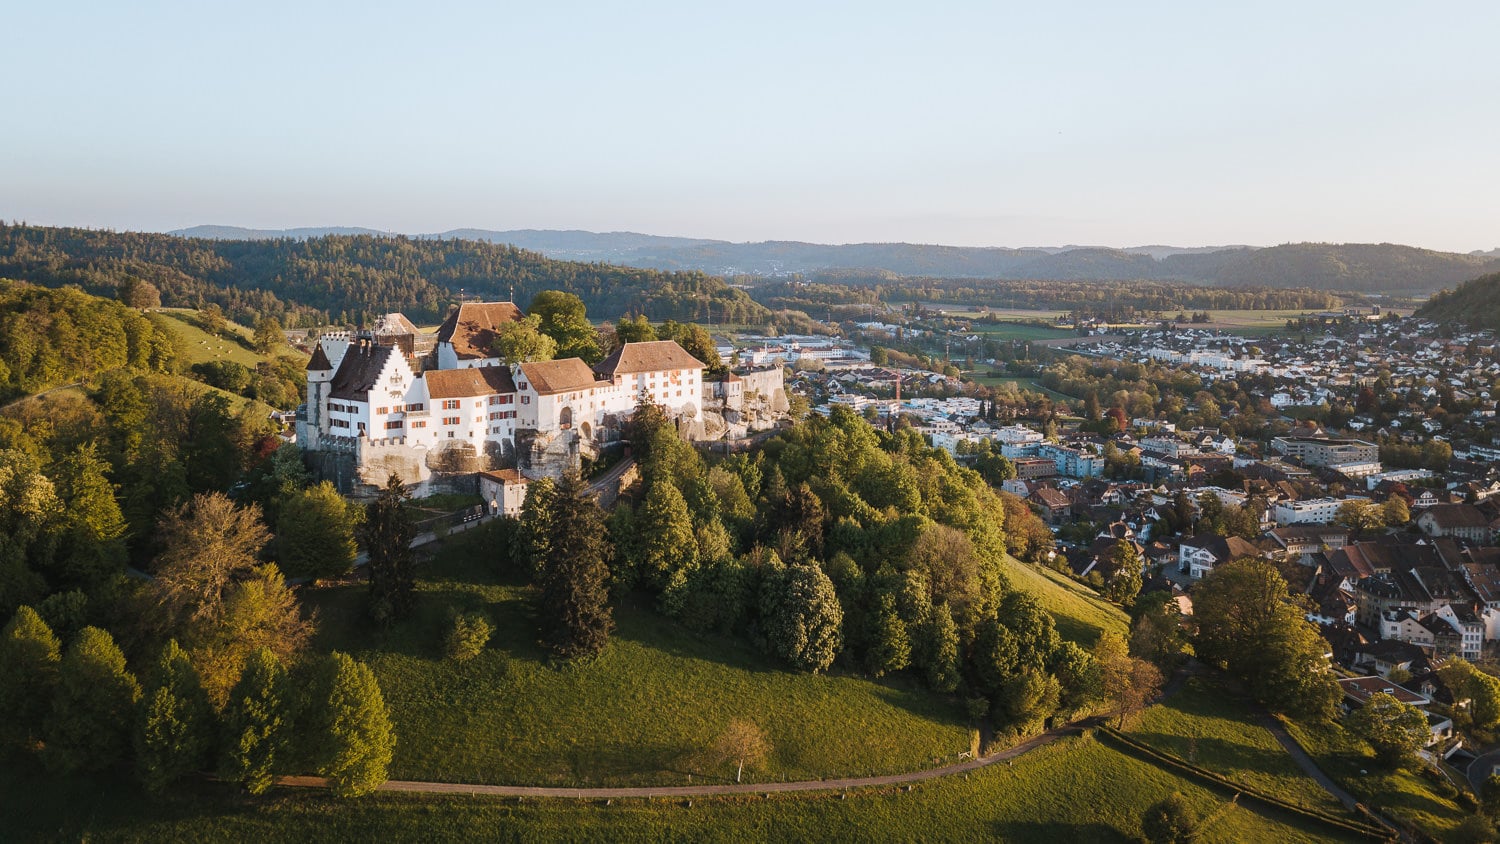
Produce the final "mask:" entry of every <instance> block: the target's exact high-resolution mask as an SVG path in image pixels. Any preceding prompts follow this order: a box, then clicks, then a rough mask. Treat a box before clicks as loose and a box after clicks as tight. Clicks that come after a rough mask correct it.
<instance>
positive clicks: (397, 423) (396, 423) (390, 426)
mask: <svg viewBox="0 0 1500 844" xmlns="http://www.w3.org/2000/svg"><path fill="white" fill-rule="evenodd" d="M405 424H406V423H404V422H402V421H401V420H400V419H392V420H390V421H389V422H387V423H385V429H386V430H387V431H394V430H397V429H398V428H403V427H405Z"/></svg>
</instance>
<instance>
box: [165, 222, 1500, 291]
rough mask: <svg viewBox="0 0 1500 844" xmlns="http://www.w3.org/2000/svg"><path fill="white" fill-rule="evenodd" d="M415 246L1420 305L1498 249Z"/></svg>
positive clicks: (523, 236)
mask: <svg viewBox="0 0 1500 844" xmlns="http://www.w3.org/2000/svg"><path fill="white" fill-rule="evenodd" d="M328 233H340V234H342V233H361V234H375V235H378V234H379V233H378V232H373V231H371V230H369V229H347V230H345V229H285V230H281V231H273V230H265V229H236V228H234V227H231V226H199V227H196V228H193V229H183V230H181V231H180V232H174V234H183V235H187V236H196V237H211V238H217V239H266V238H277V237H287V238H294V239H301V238H307V237H317V236H320V235H321V234H328ZM417 237H418V238H419V239H430V240H453V239H460V240H470V241H485V242H489V243H505V244H510V245H512V246H516V247H518V248H521V249H528V250H531V251H534V252H539V253H541V254H543V255H546V256H547V257H549V258H556V259H559V260H568V261H589V262H603V263H610V264H619V265H622V266H629V267H646V268H651V269H657V270H669V271H674V270H675V271H688V272H691V271H697V272H705V273H711V274H714V275H729V276H734V275H758V276H770V277H786V276H791V275H815V274H825V273H828V272H830V271H841V270H858V271H863V272H867V273H871V272H877V271H881V272H887V273H895V274H896V275H899V276H910V277H917V278H992V279H1012V280H1047V279H1056V280H1083V281H1087V280H1098V281H1182V282H1191V283H1195V284H1209V285H1217V286H1229V287H1277V288H1299V289H1308V288H1311V289H1315V290H1351V291H1358V292H1363V293H1400V294H1410V293H1416V294H1426V293H1431V292H1433V291H1436V290H1441V289H1443V288H1446V287H1451V286H1453V285H1455V284H1458V283H1459V282H1462V281H1464V280H1465V279H1469V278H1473V277H1474V276H1476V275H1479V274H1481V273H1484V272H1488V271H1491V270H1492V269H1500V249H1497V250H1493V251H1491V252H1474V253H1469V254H1467V255H1465V254H1460V253H1456V252H1436V251H1433V250H1431V249H1420V248H1417V247H1412V246H1400V245H1397V244H1391V243H1380V244H1367V243H1349V244H1332V243H1290V244H1284V245H1281V246H1272V247H1265V248H1259V247H1252V246H1203V247H1180V246H1162V245H1150V246H1132V247H1127V248H1123V249H1116V248H1112V247H1103V246H1057V247H1027V248H1023V249H1011V248H1005V247H976V246H941V245H933V244H919V243H850V244H842V245H829V244H821V243H805V242H802V241H794V240H769V241H763V242H760V243H731V242H729V241H725V240H705V239H701V238H688V237H662V236H659V235H648V234H638V233H636V232H603V233H599V232H588V231H579V230H568V231H553V230H546V229H519V230H515V231H491V230H488V229H455V230H453V231H447V232H441V233H437V234H424V235H417Z"/></svg>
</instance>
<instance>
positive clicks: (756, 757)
mask: <svg viewBox="0 0 1500 844" xmlns="http://www.w3.org/2000/svg"><path fill="white" fill-rule="evenodd" d="M770 755H771V742H770V740H769V739H767V738H766V734H765V731H763V730H761V728H760V727H759V726H758V725H757V724H756V723H755V722H754V721H750V720H748V719H745V718H735V719H733V720H731V721H730V722H729V726H727V727H725V728H724V732H723V733H722V734H720V736H719V739H718V741H716V742H714V747H713V757H714V759H715V761H718V762H720V763H733V764H734V765H735V772H734V781H735V782H740V781H741V780H742V779H743V778H744V775H745V766H746V765H749V766H750V767H751V768H757V767H760V766H761V765H763V764H765V761H766V759H767V758H768V757H769V756H770Z"/></svg>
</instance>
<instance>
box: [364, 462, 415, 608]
mask: <svg viewBox="0 0 1500 844" xmlns="http://www.w3.org/2000/svg"><path fill="white" fill-rule="evenodd" d="M410 498H411V493H410V492H409V491H408V490H407V489H406V484H404V483H402V482H401V478H400V477H399V476H397V475H395V474H392V475H391V476H390V478H388V479H387V480H386V483H385V487H384V488H383V489H381V490H380V494H379V495H377V496H376V497H375V500H374V501H371V502H370V503H369V504H368V505H366V506H365V521H364V524H362V525H361V526H360V530H359V534H360V543H361V544H362V545H364V546H365V553H366V554H367V555H368V556H369V563H368V564H367V565H366V567H365V568H366V571H368V572H369V582H370V615H371V617H372V618H374V619H375V620H376V621H378V622H380V623H382V624H389V623H390V622H392V621H400V620H401V619H404V618H406V617H407V616H408V615H410V614H411V611H412V607H413V606H414V605H415V604H416V597H417V596H416V591H417V583H416V576H415V575H414V574H413V573H412V562H413V556H412V551H411V541H412V539H413V538H415V533H416V531H415V530H414V529H413V527H412V522H411V516H410V514H409V513H408V512H407V503H406V502H407V501H408V500H409V499H410Z"/></svg>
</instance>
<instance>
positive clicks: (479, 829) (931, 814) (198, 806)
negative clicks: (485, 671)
mask: <svg viewBox="0 0 1500 844" xmlns="http://www.w3.org/2000/svg"><path fill="white" fill-rule="evenodd" d="M640 714H641V716H642V717H643V718H652V717H655V716H659V714H660V713H655V712H642V713H640ZM1173 792H1181V793H1182V794H1183V796H1184V797H1185V798H1187V801H1188V803H1189V804H1190V805H1191V806H1192V808H1193V809H1194V811H1195V812H1196V813H1197V814H1198V815H1199V816H1200V817H1201V818H1203V820H1202V821H1201V823H1200V833H1199V835H1198V837H1197V838H1195V839H1194V840H1196V841H1200V842H1226V843H1227V842H1245V841H1271V840H1274V841H1278V842H1286V844H1292V843H1293V842H1311V841H1340V840H1346V839H1341V838H1340V837H1339V836H1338V835H1337V830H1333V829H1330V828H1328V827H1325V826H1322V825H1315V824H1313V823H1312V822H1309V821H1307V820H1305V819H1303V818H1300V817H1296V816H1292V815H1290V814H1286V813H1282V812H1276V811H1271V810H1265V809H1261V808H1258V807H1256V806H1252V805H1248V804H1244V803H1238V802H1235V801H1234V800H1233V799H1232V795H1231V794H1228V793H1226V792H1225V791H1223V790H1218V789H1210V788H1207V787H1205V786H1203V785H1200V784H1199V783H1197V782H1194V781H1191V780H1188V779H1186V778H1184V777H1182V776H1179V775H1177V774H1174V773H1171V772H1168V771H1165V770H1162V769H1160V768H1157V767H1155V766H1153V765H1151V764H1148V763H1146V762H1144V761H1141V760H1139V759H1137V758H1135V757H1134V756H1130V755H1127V754H1125V753H1121V752H1119V751H1116V750H1114V749H1113V748H1111V747H1107V746H1105V745H1103V744H1101V743H1099V742H1098V741H1096V740H1094V739H1092V738H1088V737H1082V738H1070V739H1063V740H1062V741H1059V742H1057V743H1056V744H1053V745H1049V746H1047V747H1043V748H1040V749H1038V750H1034V751H1032V752H1031V753H1027V754H1025V755H1023V756H1021V757H1019V758H1017V759H1015V760H1014V762H1013V764H1010V765H1005V764H998V765H995V766H993V767H990V768H986V769H983V770H980V771H977V772H975V773H973V774H971V775H969V776H954V777H947V778H943V779H939V780H933V781H930V782H926V783H919V784H917V785H916V786H914V787H913V790H912V791H910V792H906V791H903V790H900V789H895V788H887V789H872V790H867V791H855V792H850V793H849V794H848V795H847V796H841V795H839V794H833V793H823V794H812V795H801V796H776V797H772V798H765V797H762V796H754V797H739V798H712V799H697V800H693V801H685V800H665V799H663V800H657V801H647V800H616V801H612V802H610V803H607V804H606V803H605V802H603V801H576V802H575V801H572V800H542V801H537V800H527V801H525V802H524V803H523V802H519V801H516V800H504V799H494V798H484V797H471V796H462V795H459V796H441V797H439V796H423V795H410V794H390V793H377V794H374V795H370V796H368V797H364V798H360V799H358V800H346V801H341V800H337V799H334V798H332V797H329V796H327V795H324V794H320V793H314V792H304V791H295V790H291V789H277V790H275V791H273V792H272V793H271V794H270V795H268V796H266V797H263V798H250V797H244V796H240V795H238V794H236V793H234V792H233V791H231V790H230V789H229V788H228V787H226V786H216V785H213V784H210V783H196V784H188V785H186V786H184V787H183V788H182V789H181V790H180V791H178V792H176V793H173V794H171V795H169V796H166V797H163V798H157V799H148V798H146V797H144V795H142V794H141V793H140V792H139V791H138V789H137V788H136V787H135V786H134V785H133V784H130V783H128V782H124V781H122V780H121V778H119V777H118V776H104V775H101V776H97V777H89V776H78V777H73V778H69V779H66V780H62V779H55V778H52V777H49V776H47V775H46V774H45V773H43V772H41V771H40V770H39V769H35V768H33V767H31V766H30V765H26V766H0V816H3V817H5V818H6V835H7V837H13V838H15V839H18V840H41V839H48V840H52V839H57V840H62V839H67V840H81V839H87V840H90V841H150V842H166V841H193V842H197V841H266V840H295V841H373V840H408V839H411V840H416V839H420V840H425V841H438V840H460V839H462V840H495V839H507V840H510V839H520V840H569V841H603V840H610V841H616V840H628V841H647V840H650V841H659V840H684V841H687V840H690V841H746V840H771V841H824V840H895V841H916V840H921V841H983V840H993V839H1002V840H1005V841H1018V842H1042V844H1057V842H1063V841H1066V842H1075V841H1077V842H1116V841H1130V840H1134V839H1138V837H1139V835H1140V817H1141V814H1142V812H1144V811H1145V809H1146V808H1147V807H1149V806H1150V805H1151V804H1153V803H1155V802H1156V801H1158V800H1161V799H1163V798H1165V797H1166V796H1168V795H1169V794H1171V793H1173Z"/></svg>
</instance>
